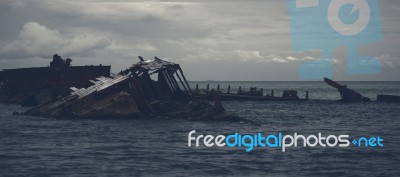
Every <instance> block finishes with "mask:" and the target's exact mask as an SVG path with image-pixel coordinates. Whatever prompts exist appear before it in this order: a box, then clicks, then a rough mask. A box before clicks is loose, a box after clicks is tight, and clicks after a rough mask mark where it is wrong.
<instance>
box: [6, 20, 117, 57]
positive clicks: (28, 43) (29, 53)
mask: <svg viewBox="0 0 400 177" xmlns="http://www.w3.org/2000/svg"><path fill="white" fill-rule="evenodd" d="M109 44H110V42H109V41H108V40H106V39H104V38H100V37H96V36H92V35H88V34H80V35H72V36H68V35H63V34H61V33H60V32H59V31H58V30H52V29H48V28H46V27H45V26H42V25H40V24H39V23H37V22H28V23H26V24H24V26H23V27H22V29H21V32H20V33H19V35H18V37H17V39H16V40H14V41H12V42H10V43H8V44H6V45H5V46H4V47H2V48H1V50H0V55H1V56H2V57H4V58H11V59H23V58H32V57H43V58H46V57H49V56H51V54H52V53H59V54H61V55H68V56H86V55H88V54H90V53H91V52H92V51H93V50H96V49H104V48H105V47H106V46H108V45H109Z"/></svg>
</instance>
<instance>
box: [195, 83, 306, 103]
mask: <svg viewBox="0 0 400 177" xmlns="http://www.w3.org/2000/svg"><path fill="white" fill-rule="evenodd" d="M297 93H298V92H297V91H296V90H284V91H283V94H282V96H275V94H274V89H272V90H271V94H268V93H267V94H264V89H263V88H261V89H258V88H257V87H250V89H249V90H248V91H246V90H244V89H242V87H239V89H238V91H237V92H236V93H233V92H231V86H230V85H229V86H228V88H227V89H226V92H225V93H224V92H222V91H221V90H220V86H219V85H218V86H217V89H216V90H215V89H211V90H210V85H209V84H207V87H206V89H199V85H198V84H197V85H196V89H195V90H194V96H195V98H196V99H199V100H213V99H214V95H215V94H218V95H219V97H220V99H221V100H222V101H308V100H309V99H308V91H306V96H305V98H300V97H299V96H298V94H297Z"/></svg>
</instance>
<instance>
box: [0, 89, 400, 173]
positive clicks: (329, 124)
mask: <svg viewBox="0 0 400 177" xmlns="http://www.w3.org/2000/svg"><path fill="white" fill-rule="evenodd" d="M197 83H198V84H199V87H200V88H205V87H206V85H207V84H208V83H209V84H210V88H216V87H217V85H218V84H219V85H220V87H221V90H223V91H224V89H226V88H227V86H228V85H231V87H232V91H234V90H235V88H236V89H237V88H238V87H239V86H242V88H243V89H248V88H249V87H253V86H254V87H258V88H264V90H265V91H266V92H269V91H270V90H271V89H274V92H275V95H280V94H281V93H282V91H283V90H285V89H294V90H298V91H299V95H300V97H303V96H304V95H302V94H304V93H305V91H309V92H310V99H312V100H311V101H309V102H295V101H294V102H223V105H224V107H225V109H226V110H227V111H228V112H231V113H232V114H236V115H238V116H241V117H244V118H247V119H249V120H252V121H253V122H254V123H247V122H244V123H243V122H206V121H202V122H193V121H187V120H182V121H178V120H143V119H142V120H135V119H132V120H113V119H110V120H56V119H48V118H39V117H28V116H13V115H12V113H13V112H14V111H24V110H26V109H27V108H23V107H19V106H16V105H1V104H0V176H40V177H45V176H318V177H319V176H385V177H386V176H399V174H400V104H399V103H377V102H371V103H351V104H350V103H348V104H345V103H339V102H335V101H332V100H336V99H339V93H338V92H337V91H336V90H335V89H333V88H330V87H329V86H327V85H326V84H324V83H323V82H216V81H214V82H190V84H191V85H192V88H195V85H196V84H197ZM345 84H347V85H348V87H349V88H352V89H354V90H356V91H359V92H360V93H362V94H364V95H365V96H368V97H370V98H371V99H372V100H375V99H376V94H396V95H400V82H346V83H345ZM191 130H196V131H197V133H196V134H195V135H199V134H204V135H207V134H211V135H219V134H223V135H228V134H232V133H235V132H238V133H242V134H255V133H258V132H260V133H263V134H276V133H277V132H282V133H284V134H292V135H293V133H295V132H297V133H299V134H304V135H310V134H318V133H322V134H323V135H330V134H333V135H340V134H348V135H350V137H362V136H365V137H377V136H379V137H381V138H383V139H384V141H383V142H384V146H383V147H374V148H373V147H356V146H354V145H350V147H347V148H339V147H333V148H322V147H297V148H294V147H292V148H287V149H286V152H282V150H281V149H279V148H260V147H257V148H255V149H253V151H251V152H248V153H247V152H246V151H245V148H243V147H241V148H228V147H223V148H220V147H211V148H209V147H205V146H201V147H198V148H196V147H188V140H187V139H188V133H189V132H190V131H191ZM193 143H194V142H193Z"/></svg>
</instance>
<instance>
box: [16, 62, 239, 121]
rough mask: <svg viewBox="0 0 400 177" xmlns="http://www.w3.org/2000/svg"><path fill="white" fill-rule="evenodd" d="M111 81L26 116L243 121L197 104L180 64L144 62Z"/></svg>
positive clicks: (219, 109)
mask: <svg viewBox="0 0 400 177" xmlns="http://www.w3.org/2000/svg"><path fill="white" fill-rule="evenodd" d="M139 58H140V62H138V63H137V64H134V65H132V66H131V67H130V68H128V69H126V70H124V71H121V72H120V73H119V74H112V75H111V76H110V77H99V78H97V79H96V80H91V82H92V83H93V85H92V86H89V87H86V88H80V89H78V88H76V87H71V90H72V92H71V93H70V94H69V95H67V96H65V97H62V98H59V99H55V100H53V101H49V102H47V103H45V104H42V105H39V106H37V107H35V108H32V109H30V110H28V111H27V112H25V113H24V114H26V115H33V116H42V117H52V118H63V117H68V118H143V117H153V118H154V117H157V118H166V119H172V118H185V119H190V120H241V119H240V118H238V117H235V116H231V115H229V114H227V113H226V112H225V110H224V108H223V107H222V105H221V103H220V102H219V100H218V96H216V97H215V98H216V102H215V104H214V105H211V104H210V103H209V102H205V101H197V100H194V99H193V97H192V91H191V89H190V86H189V84H188V83H187V81H186V78H185V75H184V74H183V71H182V69H181V67H180V66H179V64H175V63H172V62H168V61H165V60H161V59H159V58H157V57H155V59H154V60H144V59H143V58H142V57H139Z"/></svg>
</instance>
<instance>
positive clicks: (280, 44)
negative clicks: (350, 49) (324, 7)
mask: <svg viewBox="0 0 400 177" xmlns="http://www.w3.org/2000/svg"><path fill="white" fill-rule="evenodd" d="M380 4H381V16H382V28H383V33H384V34H383V36H384V40H383V41H382V42H381V43H378V44H371V45H366V46H361V47H360V49H359V50H360V51H359V53H360V54H362V55H369V56H376V57H378V58H379V59H380V60H381V61H382V64H383V67H384V68H383V72H382V74H380V75H376V76H369V75H367V76H348V75H346V73H345V69H344V68H346V59H345V58H346V49H345V48H338V49H335V50H334V58H335V59H334V63H335V66H334V69H335V70H334V75H335V77H336V78H337V79H339V80H398V77H397V76H396V75H399V74H400V72H399V67H400V64H399V63H400V62H399V60H398V58H399V57H400V51H399V50H398V49H397V46H399V45H400V42H399V41H400V23H398V20H397V17H398V16H399V15H400V10H399V9H400V8H398V7H400V1H396V0H387V1H381V3H380ZM0 23H1V24H7V25H1V27H0V63H1V65H0V69H5V68H9V67H27V66H31V65H32V64H33V65H35V63H36V65H37V66H42V65H43V63H47V62H48V61H49V57H50V56H51V55H52V54H54V53H59V54H60V55H62V56H63V57H70V58H72V59H74V64H75V65H78V64H79V65H81V64H82V65H84V64H100V63H101V64H109V65H112V66H113V67H112V68H113V71H114V72H117V71H119V70H121V69H124V68H125V67H126V66H129V65H131V64H133V63H135V62H137V58H136V57H137V56H138V55H141V56H144V57H145V58H153V57H154V56H158V57H161V58H166V59H168V60H171V61H175V62H179V63H180V64H181V65H183V67H184V68H185V71H187V76H188V77H189V79H190V80H208V79H213V80H298V75H297V68H298V66H299V65H300V64H301V63H302V62H304V61H311V60H320V58H321V51H319V50H315V51H308V52H303V53H297V52H294V51H293V50H292V46H291V36H290V24H289V16H288V11H287V4H286V1H282V0H270V1H252V2H251V3H250V2H248V1H244V0H228V1H225V0H222V1H221V0H220V1H187V0H186V1H173V2H171V1H151V2H150V1H133V2H132V1H108V0H87V1H75V0H72V1H62V0H52V1H50V0H29V1H27V0H4V1H1V2H0ZM344 47H345V46H344ZM389 56H390V57H389ZM40 58H43V60H42V62H38V61H40ZM25 61H26V62H25ZM33 61H35V62H33ZM24 62H25V64H24ZM202 67H206V68H207V71H205V69H204V68H202ZM228 67H229V68H228ZM238 70H243V72H242V73H241V74H240V75H238V74H237V73H235V72H236V71H238ZM244 71H245V72H244ZM210 77H212V78H210Z"/></svg>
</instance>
